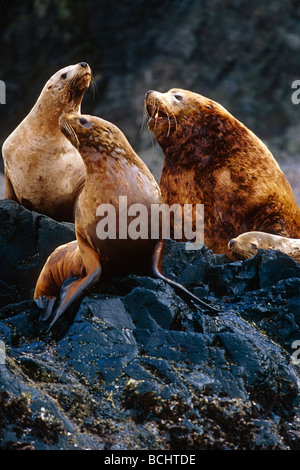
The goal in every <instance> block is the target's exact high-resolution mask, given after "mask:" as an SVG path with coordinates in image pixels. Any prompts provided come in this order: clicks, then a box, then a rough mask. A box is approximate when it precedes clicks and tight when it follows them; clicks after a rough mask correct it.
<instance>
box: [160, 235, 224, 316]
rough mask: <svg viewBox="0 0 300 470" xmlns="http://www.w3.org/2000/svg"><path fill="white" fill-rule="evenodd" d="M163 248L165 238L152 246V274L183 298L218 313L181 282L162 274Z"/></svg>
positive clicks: (218, 311) (217, 311)
mask: <svg viewBox="0 0 300 470" xmlns="http://www.w3.org/2000/svg"><path fill="white" fill-rule="evenodd" d="M164 249H165V240H159V241H158V242H157V244H156V246H155V248H154V252H153V256H152V270H153V274H154V275H155V276H156V277H158V278H159V279H162V280H163V281H165V282H167V283H168V284H169V285H170V286H172V287H173V288H174V289H175V290H176V291H177V292H178V293H179V294H180V293H181V294H183V295H184V297H185V298H188V299H190V300H193V301H194V302H196V303H197V304H199V305H202V307H205V308H206V309H208V310H211V311H212V312H215V313H220V310H218V309H217V308H215V307H213V306H212V305H209V304H207V303H206V302H204V300H201V299H199V297H197V296H196V295H194V294H193V293H192V292H190V291H189V290H188V289H186V288H185V287H184V286H183V285H182V284H179V283H178V282H176V281H173V280H172V279H169V278H168V277H166V276H164V275H163V274H162V271H161V269H162V261H163V254H164Z"/></svg>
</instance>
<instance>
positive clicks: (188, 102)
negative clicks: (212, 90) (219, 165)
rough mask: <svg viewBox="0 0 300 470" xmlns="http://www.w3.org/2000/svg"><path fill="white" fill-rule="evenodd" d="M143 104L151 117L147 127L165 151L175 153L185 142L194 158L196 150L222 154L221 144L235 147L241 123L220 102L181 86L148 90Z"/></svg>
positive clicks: (222, 146)
mask: <svg viewBox="0 0 300 470" xmlns="http://www.w3.org/2000/svg"><path fill="white" fill-rule="evenodd" d="M145 107H146V110H147V112H148V115H149V118H150V119H149V121H148V128H149V130H150V131H152V133H153V135H154V137H155V140H156V141H157V142H158V143H159V144H160V146H161V147H162V150H163V151H164V153H165V154H167V153H169V154H170V153H171V152H172V154H173V155H174V154H178V152H180V148H182V147H184V146H185V145H186V144H187V143H189V144H190V145H189V150H192V151H193V152H194V154H195V156H196V157H197V152H199V153H201V155H204V154H206V155H211V154H212V153H216V152H218V151H219V150H220V151H221V152H222V153H224V145H225V147H226V148H228V147H229V148H233V149H234V147H236V142H237V141H238V135H237V132H238V128H239V127H240V126H242V124H241V123H239V121H237V119H235V118H234V116H232V115H231V114H230V113H229V112H228V111H227V110H226V109H225V108H224V107H223V106H222V105H220V104H219V103H217V102H215V101H213V100H211V99H209V98H206V97H205V96H202V95H199V94H197V93H193V92H191V91H188V90H183V89H180V88H173V89H171V90H169V91H168V92H167V93H160V92H158V91H154V90H150V91H148V92H147V93H146V96H145ZM242 127H243V132H244V133H245V130H244V126H242ZM233 133H234V134H235V137H234V138H233V137H232V134H233ZM229 140H230V142H229ZM191 142H192V144H191ZM191 147H192V148H191ZM168 149H171V150H169V152H168ZM222 149H223V150H222Z"/></svg>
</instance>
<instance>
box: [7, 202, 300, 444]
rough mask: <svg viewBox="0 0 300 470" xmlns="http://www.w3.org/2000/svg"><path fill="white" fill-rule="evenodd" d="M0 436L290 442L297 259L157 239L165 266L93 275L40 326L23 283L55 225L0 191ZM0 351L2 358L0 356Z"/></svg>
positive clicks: (56, 240) (56, 234) (25, 440)
mask: <svg viewBox="0 0 300 470" xmlns="http://www.w3.org/2000/svg"><path fill="white" fill-rule="evenodd" d="M0 220H1V222H0V236H1V243H0V250H1V276H0V278H1V284H0V294H1V295H0V301H1V308H0V340H1V341H2V343H0V344H2V353H3V352H4V353H5V354H2V355H1V354H0V358H1V357H2V364H0V447H1V449H43V450H44V449H100V450H104V449H109V450H124V449H128V450H133V449H139V450H141V449H150V450H160V449H172V450H197V449H299V448H300V440H299V435H300V429H299V414H298V413H299V388H298V383H299V365H298V364H297V362H298V361H297V360H295V359H297V357H296V356H297V354H296V355H295V354H294V360H293V353H295V352H296V350H295V349H293V344H294V342H295V341H297V340H299V339H300V331H299V327H300V317H299V299H300V266H299V265H298V264H297V263H296V262H295V261H294V260H292V259H291V258H289V257H288V256H286V255H283V254H281V253H278V252H274V251H268V252H259V253H258V254H257V256H255V257H254V258H251V259H249V260H246V261H238V262H232V261H230V260H229V259H228V258H226V257H225V256H222V255H214V254H213V253H212V252H211V251H209V250H208V249H207V248H206V247H203V248H202V249H201V250H199V251H194V252H189V251H186V250H185V249H184V245H183V244H180V243H176V242H171V241H168V243H167V249H166V254H165V258H164V271H165V273H166V274H168V275H169V276H170V277H173V278H174V279H177V280H178V281H180V282H182V283H183V284H184V285H186V286H187V287H189V289H191V290H192V291H193V292H194V293H195V294H196V295H199V296H200V297H201V298H204V299H206V300H208V301H210V302H212V303H213V304H214V305H215V306H217V307H219V309H220V313H219V314H216V315H211V314H210V313H209V312H208V311H202V310H199V307H197V306H196V305H195V304H192V303H189V304H188V303H186V302H185V301H184V300H183V299H182V298H180V297H178V295H177V294H176V293H175V292H174V290H173V289H172V288H171V287H169V286H168V285H166V284H165V283H164V282H162V281H160V280H156V279H153V278H152V277H139V276H133V275H132V276H128V277H126V278H122V279H111V280H110V281H107V282H106V283H104V282H99V284H98V285H97V286H95V287H94V288H93V289H92V290H91V291H90V292H89V293H88V295H86V296H85V297H84V298H83V299H82V301H81V302H79V303H78V304H77V305H75V306H74V307H73V308H72V309H71V310H70V312H69V313H68V314H66V315H65V316H64V318H62V319H61V320H60V321H59V323H58V324H57V327H56V328H55V329H54V330H53V331H52V332H51V333H50V334H46V333H45V329H44V325H43V322H41V320H40V311H39V309H38V307H37V306H36V305H35V304H34V303H33V302H32V300H31V298H32V291H33V288H34V284H35V281H36V278H37V276H38V274H39V270H40V269H41V267H42V265H43V263H44V261H45V259H46V257H47V256H48V254H49V253H51V251H52V250H53V248H54V247H55V246H56V245H58V244H60V243H65V242H67V241H69V240H71V239H73V238H74V231H73V227H72V225H69V224H61V223H57V222H54V221H53V220H51V219H48V218H47V217H45V216H41V215H38V214H35V213H32V212H29V211H27V210H26V209H24V208H22V207H20V206H19V205H17V204H15V203H13V202H11V201H1V202H0ZM3 359H4V360H3Z"/></svg>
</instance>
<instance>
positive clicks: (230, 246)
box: [229, 238, 236, 248]
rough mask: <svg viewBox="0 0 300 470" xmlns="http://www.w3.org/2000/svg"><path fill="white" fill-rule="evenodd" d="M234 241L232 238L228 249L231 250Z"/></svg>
mask: <svg viewBox="0 0 300 470" xmlns="http://www.w3.org/2000/svg"><path fill="white" fill-rule="evenodd" d="M235 242H236V240H235V239H234V238H233V239H232V240H230V242H229V248H232V247H233V245H234V244H235Z"/></svg>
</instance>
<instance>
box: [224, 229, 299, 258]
mask: <svg viewBox="0 0 300 470" xmlns="http://www.w3.org/2000/svg"><path fill="white" fill-rule="evenodd" d="M228 249H229V250H230V251H231V253H232V255H233V256H234V257H235V258H237V259H248V258H251V257H252V256H254V255H256V253H257V252H258V250H259V249H262V250H278V251H282V252H283V253H286V254H287V255H289V256H290V257H291V258H294V259H295V260H296V261H297V262H298V263H300V239H295V238H287V237H281V236H279V235H272V234H270V233H265V232H246V233H243V234H242V235H239V236H238V237H236V238H233V239H232V240H230V241H229V243H228Z"/></svg>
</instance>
